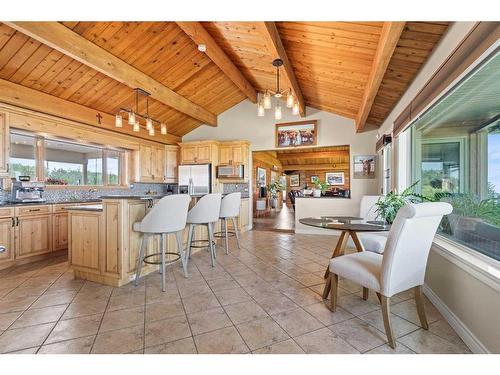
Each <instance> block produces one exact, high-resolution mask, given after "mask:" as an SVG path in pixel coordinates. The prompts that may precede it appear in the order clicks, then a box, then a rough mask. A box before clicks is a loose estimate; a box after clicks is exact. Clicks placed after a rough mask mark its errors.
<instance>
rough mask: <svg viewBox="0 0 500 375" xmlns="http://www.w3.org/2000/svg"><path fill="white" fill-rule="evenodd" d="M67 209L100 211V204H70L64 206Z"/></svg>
mask: <svg viewBox="0 0 500 375" xmlns="http://www.w3.org/2000/svg"><path fill="white" fill-rule="evenodd" d="M66 210H67V211H93V212H102V210H103V209H102V204H88V205H86V206H70V207H68V208H66Z"/></svg>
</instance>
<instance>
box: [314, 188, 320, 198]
mask: <svg viewBox="0 0 500 375" xmlns="http://www.w3.org/2000/svg"><path fill="white" fill-rule="evenodd" d="M313 196H314V198H321V190H319V189H314V190H313Z"/></svg>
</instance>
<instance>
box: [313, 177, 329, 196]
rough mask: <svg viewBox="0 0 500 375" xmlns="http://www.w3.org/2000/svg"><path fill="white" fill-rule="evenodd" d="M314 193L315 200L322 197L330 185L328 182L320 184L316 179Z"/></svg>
mask: <svg viewBox="0 0 500 375" xmlns="http://www.w3.org/2000/svg"><path fill="white" fill-rule="evenodd" d="M314 187H315V189H314V191H313V196H314V197H315V198H319V197H321V195H322V194H324V193H325V191H327V190H328V183H327V182H320V181H319V179H316V180H315V181H314Z"/></svg>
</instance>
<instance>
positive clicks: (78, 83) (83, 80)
mask: <svg viewBox="0 0 500 375" xmlns="http://www.w3.org/2000/svg"><path fill="white" fill-rule="evenodd" d="M84 68H86V69H85V72H84V73H83V75H82V76H81V77H80V78H78V79H77V80H75V81H74V82H73V83H72V84H71V86H69V87H68V88H67V89H65V90H64V91H63V92H61V93H60V94H59V97H60V98H62V99H69V98H71V97H72V96H73V95H74V94H75V93H76V92H77V91H78V90H80V89H81V88H82V87H83V86H84V85H85V84H87V83H88V82H89V81H90V80H91V79H92V78H94V77H95V76H96V75H98V74H100V73H99V72H97V71H95V70H94V69H91V68H89V67H88V66H86V65H85V66H84V67H82V69H84Z"/></svg>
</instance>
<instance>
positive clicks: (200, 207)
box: [187, 193, 222, 267]
mask: <svg viewBox="0 0 500 375" xmlns="http://www.w3.org/2000/svg"><path fill="white" fill-rule="evenodd" d="M221 199H222V195H221V194H220V193H213V194H207V195H204V196H203V197H201V198H200V200H199V201H198V202H197V203H196V205H195V206H194V207H193V208H191V210H189V212H188V215H187V224H188V226H189V231H188V243H187V253H188V258H191V251H192V248H193V247H200V246H193V242H195V241H194V240H193V232H194V228H195V226H196V225H203V226H206V227H207V229H208V249H209V251H210V261H211V264H212V267H214V266H215V257H216V256H217V254H216V250H215V245H214V224H215V223H216V222H217V220H219V213H220V206H221ZM201 241H203V240H201ZM203 247H204V246H203Z"/></svg>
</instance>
